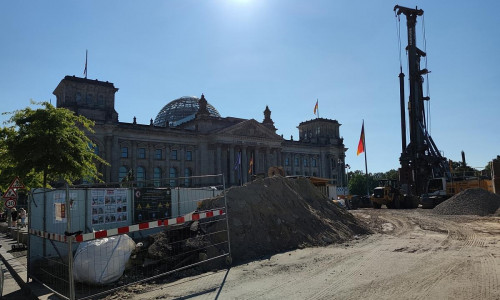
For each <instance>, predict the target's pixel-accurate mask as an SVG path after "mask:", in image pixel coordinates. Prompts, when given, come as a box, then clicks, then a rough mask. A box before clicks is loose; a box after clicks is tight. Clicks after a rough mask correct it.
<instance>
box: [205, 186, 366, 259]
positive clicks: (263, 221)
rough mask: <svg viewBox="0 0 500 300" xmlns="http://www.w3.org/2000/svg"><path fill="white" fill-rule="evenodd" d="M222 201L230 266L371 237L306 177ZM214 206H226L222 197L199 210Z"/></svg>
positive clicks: (231, 192) (245, 189)
mask: <svg viewBox="0 0 500 300" xmlns="http://www.w3.org/2000/svg"><path fill="white" fill-rule="evenodd" d="M226 201H227V206H228V208H227V211H228V218H229V219H228V220H229V232H230V241H231V254H232V258H233V261H234V262H244V261H248V260H252V259H257V258H262V257H265V256H269V255H272V254H275V253H279V252H283V251H288V250H293V249H297V248H302V247H308V246H324V245H327V244H331V243H341V242H344V241H346V240H350V239H352V238H353V237H354V236H355V235H361V234H368V233H370V232H369V230H368V229H367V228H366V227H364V226H363V225H361V224H360V223H358V222H357V220H356V219H355V218H354V217H353V216H352V215H351V214H350V213H349V212H348V211H346V210H345V209H342V208H340V207H338V206H337V205H336V204H334V203H333V202H332V201H331V200H329V199H328V198H327V197H326V196H324V195H323V194H322V193H321V192H320V191H319V190H318V189H317V188H316V187H315V186H314V185H313V184H312V183H311V182H310V180H309V179H306V178H298V179H289V178H284V177H281V176H273V177H267V178H264V179H257V180H255V181H253V182H251V183H248V184H246V185H244V186H241V187H231V188H229V189H228V190H226ZM217 207H224V197H223V196H219V197H217V198H214V199H209V200H207V201H204V202H202V203H201V207H200V210H208V209H212V208H217ZM218 224H222V223H221V222H219V223H218ZM220 229H222V228H217V229H215V230H220Z"/></svg>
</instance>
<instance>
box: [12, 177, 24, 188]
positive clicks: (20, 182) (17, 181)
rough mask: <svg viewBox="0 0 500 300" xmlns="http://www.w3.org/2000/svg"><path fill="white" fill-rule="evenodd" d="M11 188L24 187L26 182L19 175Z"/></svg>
mask: <svg viewBox="0 0 500 300" xmlns="http://www.w3.org/2000/svg"><path fill="white" fill-rule="evenodd" d="M9 189H24V184H23V183H22V181H21V179H19V177H16V178H14V180H12V183H11V184H10V186H9Z"/></svg>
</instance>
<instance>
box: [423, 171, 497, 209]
mask: <svg viewBox="0 0 500 300" xmlns="http://www.w3.org/2000/svg"><path fill="white" fill-rule="evenodd" d="M474 188H480V189H484V190H486V191H488V192H492V193H493V181H492V180H491V178H489V177H486V176H452V178H451V180H446V178H444V177H442V178H433V179H431V180H429V182H428V186H427V192H426V193H425V194H423V195H422V197H421V198H420V204H421V205H422V208H434V207H435V206H436V205H438V204H440V203H441V202H443V201H445V200H447V199H448V198H451V197H452V196H453V195H455V194H458V193H460V192H462V191H465V190H467V189H474Z"/></svg>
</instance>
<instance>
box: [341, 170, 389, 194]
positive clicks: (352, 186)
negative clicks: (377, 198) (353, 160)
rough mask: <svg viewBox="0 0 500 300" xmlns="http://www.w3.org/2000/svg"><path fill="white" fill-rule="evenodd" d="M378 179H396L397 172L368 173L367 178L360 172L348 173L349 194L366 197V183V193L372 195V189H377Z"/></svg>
mask: <svg viewBox="0 0 500 300" xmlns="http://www.w3.org/2000/svg"><path fill="white" fill-rule="evenodd" d="M380 179H398V171H397V170H394V169H392V170H389V171H387V172H379V173H375V174H372V173H368V176H366V175H365V173H364V172H362V171H360V170H356V171H353V172H349V184H348V186H349V193H350V194H351V195H366V193H367V192H366V185H367V182H368V191H369V193H370V194H371V193H373V189H374V188H376V187H377V185H378V180H380Z"/></svg>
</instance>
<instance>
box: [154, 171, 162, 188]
mask: <svg viewBox="0 0 500 300" xmlns="http://www.w3.org/2000/svg"><path fill="white" fill-rule="evenodd" d="M153 179H154V185H155V186H156V187H159V186H160V185H161V169H160V168H155V169H154V171H153Z"/></svg>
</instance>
